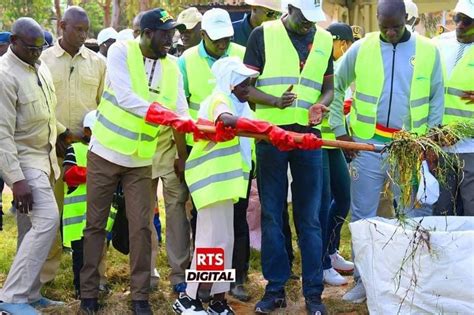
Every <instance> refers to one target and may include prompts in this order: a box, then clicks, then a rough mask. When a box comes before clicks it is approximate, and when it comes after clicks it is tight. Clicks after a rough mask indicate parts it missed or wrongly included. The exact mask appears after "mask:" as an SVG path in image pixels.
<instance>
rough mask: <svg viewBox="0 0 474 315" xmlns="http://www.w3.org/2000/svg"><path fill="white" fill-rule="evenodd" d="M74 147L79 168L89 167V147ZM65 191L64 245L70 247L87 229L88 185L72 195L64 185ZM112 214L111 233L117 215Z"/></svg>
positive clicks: (109, 221)
mask: <svg viewBox="0 0 474 315" xmlns="http://www.w3.org/2000/svg"><path fill="white" fill-rule="evenodd" d="M72 147H73V149H74V155H75V157H76V165H77V166H79V167H87V151H88V146H87V145H85V144H83V143H73V144H72ZM64 189H65V196H64V209H63V217H62V223H63V244H64V245H65V246H67V247H70V246H71V242H72V241H77V240H80V239H81V238H82V236H83V230H84V228H85V227H86V211H87V187H86V184H81V185H79V186H78V187H77V188H76V189H75V190H74V191H73V192H71V193H70V194H68V193H67V190H68V187H67V185H66V184H64ZM115 212H116V210H115ZM112 213H113V211H111V212H110V215H109V218H108V219H107V228H106V230H107V231H108V232H110V230H111V227H112V226H113V224H114V219H115V213H113V215H112ZM109 226H110V229H109Z"/></svg>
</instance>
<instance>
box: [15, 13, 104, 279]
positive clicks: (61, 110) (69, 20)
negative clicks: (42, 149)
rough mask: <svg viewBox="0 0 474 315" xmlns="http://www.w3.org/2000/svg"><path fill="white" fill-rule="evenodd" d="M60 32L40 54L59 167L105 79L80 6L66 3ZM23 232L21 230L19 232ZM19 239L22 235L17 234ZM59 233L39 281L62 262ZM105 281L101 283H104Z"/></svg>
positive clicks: (58, 189)
mask: <svg viewBox="0 0 474 315" xmlns="http://www.w3.org/2000/svg"><path fill="white" fill-rule="evenodd" d="M60 27H61V30H62V33H63V36H62V37H61V38H59V40H58V41H56V43H55V44H54V46H53V47H51V48H49V49H47V50H45V51H44V52H43V54H42V55H41V61H43V62H44V63H45V64H46V65H47V66H48V68H49V69H50V71H51V75H52V77H53V82H54V90H55V94H56V98H57V99H58V100H59V102H58V106H57V108H56V116H57V119H58V122H59V126H58V135H59V136H58V139H59V140H60V141H58V143H57V144H56V154H57V156H58V162H59V167H60V169H62V164H63V160H64V154H65V150H66V148H67V145H68V144H69V143H70V142H71V141H73V140H74V141H80V139H81V137H82V121H83V119H84V116H85V115H86V114H87V113H88V112H90V111H92V110H95V109H97V105H98V104H99V102H100V96H101V95H102V91H103V87H104V80H105V62H104V61H102V60H101V59H100V57H99V56H98V55H97V54H95V53H94V52H93V51H91V50H89V49H88V48H86V47H85V46H84V42H85V40H86V38H87V33H88V31H89V18H88V17H87V13H86V11H84V9H82V8H80V7H76V6H72V7H69V8H68V9H67V10H66V11H65V12H64V16H63V18H62V20H61V22H60ZM62 178H63V174H61V176H60V178H59V180H58V181H57V182H56V184H55V186H54V194H55V197H56V202H57V204H58V209H59V214H60V217H61V215H62V212H63V206H64V182H63V180H62ZM23 233H24V232H22V231H21V230H20V235H22V234H23ZM20 239H21V238H20ZM61 254H62V242H61V236H60V234H59V231H58V234H57V239H56V241H55V243H54V245H53V246H52V248H51V251H50V253H49V256H48V259H47V260H46V263H45V265H44V267H43V270H42V272H41V282H42V283H46V282H49V281H52V280H53V279H54V277H55V276H56V273H57V271H58V269H59V264H60V262H61ZM103 284H104V283H103Z"/></svg>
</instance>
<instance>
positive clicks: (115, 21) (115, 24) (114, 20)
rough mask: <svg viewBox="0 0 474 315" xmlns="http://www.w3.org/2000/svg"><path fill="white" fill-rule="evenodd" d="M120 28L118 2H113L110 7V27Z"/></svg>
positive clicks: (114, 0)
mask: <svg viewBox="0 0 474 315" xmlns="http://www.w3.org/2000/svg"><path fill="white" fill-rule="evenodd" d="M119 26H120V0H113V5H112V27H113V28H115V29H118V28H119Z"/></svg>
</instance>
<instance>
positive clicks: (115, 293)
mask: <svg viewBox="0 0 474 315" xmlns="http://www.w3.org/2000/svg"><path fill="white" fill-rule="evenodd" d="M10 201H11V195H8V194H7V195H4V202H3V204H4V205H9V204H10ZM163 208H164V207H163V205H161V207H160V209H163ZM161 214H162V215H164V211H162V212H161ZM163 222H164V220H162V223H163ZM164 228H166V227H164ZM16 234H17V230H16V224H15V220H14V217H13V216H12V215H8V214H7V215H5V216H4V231H3V232H0V253H2V254H1V256H0V285H2V284H3V282H4V281H5V279H6V276H7V274H8V270H9V268H10V264H11V262H12V260H13V258H14V255H15V250H16ZM293 235H295V233H293ZM165 241H166V240H165ZM293 248H297V245H296V240H293ZM340 251H341V254H342V255H343V256H344V257H346V258H347V257H350V253H351V248H350V234H349V229H348V226H347V224H345V225H344V227H343V229H342V238H341V248H340ZM297 252H298V251H296V258H295V263H294V264H295V267H294V270H295V272H296V273H297V274H300V270H301V257H300V255H299V253H297ZM157 264H158V270H159V272H160V275H161V281H160V284H159V288H158V290H156V291H155V292H153V293H152V294H151V297H150V302H151V304H152V305H153V309H154V311H155V314H174V313H173V312H172V310H171V305H172V303H173V302H174V300H175V298H176V296H175V295H174V294H173V293H172V290H171V287H170V282H169V281H168V274H169V267H168V263H167V259H166V251H165V249H164V247H162V248H161V249H160V251H159V257H158V261H157ZM107 267H108V268H107V276H108V279H109V285H110V286H111V287H112V293H110V294H109V295H106V296H102V297H101V300H102V301H103V303H105V305H106V307H105V309H104V310H103V311H101V314H104V315H112V314H113V315H116V314H117V315H118V314H120V315H121V314H129V310H128V303H129V301H130V297H129V295H130V291H129V265H128V257H127V256H124V255H122V254H120V253H119V252H117V251H116V250H115V249H113V248H112V247H111V248H110V249H109V252H108V256H107ZM249 279H250V281H249V283H248V286H247V287H248V289H249V291H250V293H251V296H252V300H251V301H250V302H248V303H242V302H239V301H237V300H235V299H232V298H229V300H230V303H231V304H232V306H233V308H234V310H235V311H236V313H237V314H253V307H254V305H255V303H256V302H257V301H258V299H259V298H260V297H261V296H262V294H263V291H264V288H265V280H264V279H263V276H262V274H261V272H260V253H259V252H258V251H256V250H252V252H251V257H250V274H249ZM348 279H350V277H348ZM349 286H350V284H349ZM347 288H348V286H345V287H331V286H326V289H325V291H324V295H323V299H324V303H325V304H326V306H327V308H328V312H329V314H346V315H348V314H368V311H367V307H366V305H365V304H362V305H355V304H350V303H346V302H344V301H342V300H341V297H342V295H343V294H344V292H345V291H346V290H347ZM73 291H74V290H73V288H72V267H71V255H70V254H68V253H64V254H63V257H62V261H61V266H60V270H59V272H58V275H57V277H56V279H55V280H54V281H53V282H52V283H49V284H47V285H45V286H44V287H43V295H44V296H47V297H49V298H52V299H55V300H61V301H65V302H66V303H67V306H66V307H62V308H55V309H49V310H46V311H44V313H46V314H75V313H77V311H78V309H79V301H77V300H74V296H73V294H74V293H73ZM286 292H287V298H288V302H289V303H288V304H289V305H288V307H287V308H286V309H283V310H282V311H280V312H275V313H276V314H305V310H304V300H303V298H302V296H301V281H290V282H289V283H288V284H287V287H286Z"/></svg>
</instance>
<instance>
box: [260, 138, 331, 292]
mask: <svg viewBox="0 0 474 315" xmlns="http://www.w3.org/2000/svg"><path fill="white" fill-rule="evenodd" d="M288 163H289V164H290V170H291V174H292V176H293V182H292V183H291V191H292V196H293V200H292V201H293V218H294V220H295V224H296V226H297V227H298V244H299V247H300V250H301V260H302V269H303V270H302V274H303V295H304V296H305V297H311V296H314V295H321V293H322V292H323V289H324V286H323V269H322V237H321V236H322V234H321V225H320V222H319V209H320V206H321V189H322V155H321V150H311V151H303V150H294V151H290V152H281V151H279V150H278V149H277V148H276V147H274V146H272V145H271V144H268V143H265V142H259V143H257V180H258V189H259V194H260V202H261V204H262V220H261V224H262V256H261V263H262V272H263V276H264V277H265V279H266V280H267V281H268V284H267V287H266V291H267V292H277V291H282V290H283V289H284V286H285V283H286V281H287V280H288V279H289V277H290V263H289V261H288V253H287V250H286V246H285V236H284V234H283V215H282V214H283V209H284V204H285V202H286V197H287V194H286V192H287V187H288V186H287V168H288Z"/></svg>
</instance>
